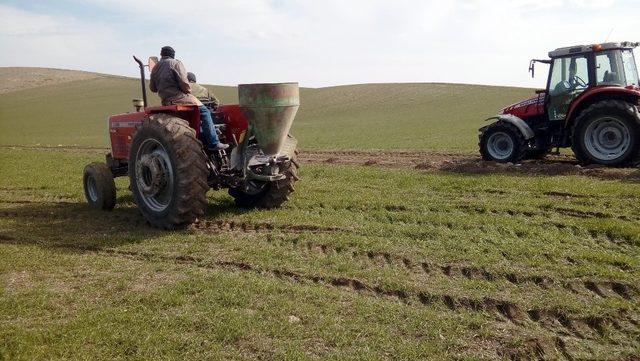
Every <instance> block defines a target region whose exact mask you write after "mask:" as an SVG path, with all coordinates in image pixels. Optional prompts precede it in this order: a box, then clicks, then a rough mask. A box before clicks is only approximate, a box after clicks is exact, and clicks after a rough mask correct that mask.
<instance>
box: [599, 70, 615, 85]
mask: <svg viewBox="0 0 640 361" xmlns="http://www.w3.org/2000/svg"><path fill="white" fill-rule="evenodd" d="M602 82H603V83H618V73H615V72H612V71H608V70H607V71H606V72H605V73H604V78H603V79H602Z"/></svg>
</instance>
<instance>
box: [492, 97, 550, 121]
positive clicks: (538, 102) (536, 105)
mask: <svg viewBox="0 0 640 361" xmlns="http://www.w3.org/2000/svg"><path fill="white" fill-rule="evenodd" d="M545 99H546V94H544V93H542V94H538V95H536V96H534V97H532V98H529V99H527V100H523V101H521V102H519V103H515V104H512V105H509V106H508V107H506V108H504V109H502V110H501V111H500V112H499V113H498V114H511V115H515V116H517V117H518V118H521V119H525V118H528V117H532V116H536V115H540V114H542V113H544V102H545Z"/></svg>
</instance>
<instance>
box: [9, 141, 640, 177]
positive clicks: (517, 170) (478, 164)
mask: <svg viewBox="0 0 640 361" xmlns="http://www.w3.org/2000/svg"><path fill="white" fill-rule="evenodd" d="M0 149H9V150H40V151H61V152H76V153H105V154H106V153H107V152H108V151H109V149H107V148H102V147H89V146H66V145H59V146H43V145H0ZM298 159H299V161H300V162H302V163H323V164H344V165H361V166H377V167H383V168H410V169H418V170H427V171H448V172H457V173H472V174H521V175H585V176H592V177H597V178H602V179H623V180H635V181H640V171H639V170H638V168H637V167H636V168H625V169H619V168H617V169H614V168H604V167H599V166H588V167H581V166H579V165H578V164H577V161H576V160H575V158H574V157H572V156H568V155H552V156H549V157H547V159H543V160H526V161H523V162H521V163H519V164H499V163H494V162H485V161H482V160H481V159H480V158H479V156H478V155H475V154H469V153H448V152H436V151H417V150H416V151H401V150H398V151H390V150H378V151H376V150H367V151H359V150H303V151H300V154H299V155H298Z"/></svg>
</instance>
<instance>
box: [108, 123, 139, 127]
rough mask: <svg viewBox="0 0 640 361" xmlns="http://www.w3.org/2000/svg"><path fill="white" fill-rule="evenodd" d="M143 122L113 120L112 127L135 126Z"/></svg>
mask: <svg viewBox="0 0 640 361" xmlns="http://www.w3.org/2000/svg"><path fill="white" fill-rule="evenodd" d="M140 124H142V122H113V123H111V128H135V127H138V126H140Z"/></svg>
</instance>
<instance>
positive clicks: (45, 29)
mask: <svg viewBox="0 0 640 361" xmlns="http://www.w3.org/2000/svg"><path fill="white" fill-rule="evenodd" d="M638 14H640V1H632V0H537V1H534V0H450V1H432V0H422V1H419V0H396V1H381V0H350V1H348V0H322V1H319V0H307V1H305V0H235V1H232V0H227V1H217V0H209V1H205V0H201V1H188V0H183V1H175V0H154V1H151V0H149V1H147V0H138V1H136V0H131V1H129V0H111V1H107V0H87V1H79V0H57V1H43V0H41V1H38V0H36V1H28V0H22V1H13V0H10V1H6V0H0V45H1V46H2V49H3V51H2V52H0V66H42V67H54V68H65V69H79V70H88V71H97V72H103V73H110V74H118V75H127V76H136V75H137V68H136V65H135V63H134V62H133V60H132V59H131V55H132V54H137V55H138V56H140V57H147V56H150V55H157V54H158V52H159V49H160V47H162V46H163V45H172V46H173V47H174V48H175V49H176V51H177V58H179V59H181V60H182V61H183V62H184V63H185V65H186V66H187V68H188V69H189V70H190V71H193V72H195V73H196V74H197V75H198V78H199V80H200V81H201V82H204V83H210V84H225V85H235V84H238V83H245V82H271V81H273V82H278V81H299V82H300V83H301V85H303V86H311V87H320V86H330V85H340V84H354V83H374V82H455V83H473V84H492V85H515V86H530V87H543V86H544V83H545V76H544V71H542V69H539V71H538V72H537V74H538V76H537V77H536V79H531V78H530V76H529V74H528V73H527V66H528V61H529V59H531V58H543V57H545V56H546V54H547V52H548V51H549V50H552V49H554V48H557V47H561V46H567V45H575V44H583V43H584V44H590V43H596V42H602V41H604V40H606V39H607V37H609V40H614V41H621V40H631V41H640V22H639V21H638ZM638 57H640V55H638Z"/></svg>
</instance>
